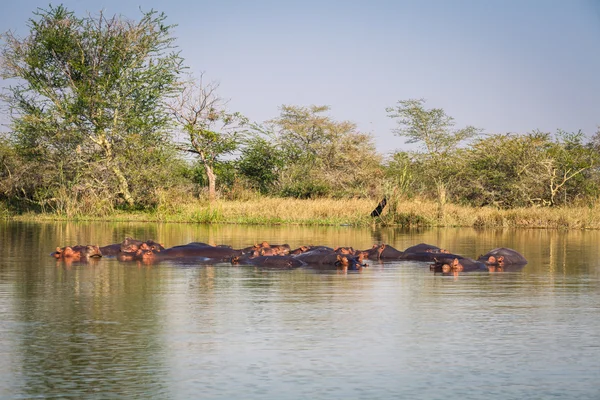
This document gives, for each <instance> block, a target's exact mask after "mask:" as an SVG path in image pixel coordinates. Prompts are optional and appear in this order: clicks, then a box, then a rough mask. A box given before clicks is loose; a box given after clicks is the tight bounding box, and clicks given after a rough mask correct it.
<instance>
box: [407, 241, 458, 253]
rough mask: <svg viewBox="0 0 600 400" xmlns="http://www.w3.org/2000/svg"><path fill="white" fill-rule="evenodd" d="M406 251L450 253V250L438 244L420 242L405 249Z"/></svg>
mask: <svg viewBox="0 0 600 400" xmlns="http://www.w3.org/2000/svg"><path fill="white" fill-rule="evenodd" d="M404 253H405V254H406V253H450V252H449V251H448V250H445V249H440V248H439V247H437V246H434V245H431V244H427V243H419V244H417V245H414V246H411V247H409V248H407V249H406V250H404Z"/></svg>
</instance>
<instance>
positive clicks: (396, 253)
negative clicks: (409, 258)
mask: <svg viewBox="0 0 600 400" xmlns="http://www.w3.org/2000/svg"><path fill="white" fill-rule="evenodd" d="M359 253H360V254H362V255H363V256H364V257H365V258H368V259H370V260H401V259H402V256H403V255H404V252H403V251H400V250H397V249H395V248H393V247H392V246H390V245H389V244H380V245H376V244H374V245H373V247H372V248H370V249H368V250H363V251H361V252H359Z"/></svg>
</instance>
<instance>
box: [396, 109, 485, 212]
mask: <svg viewBox="0 0 600 400" xmlns="http://www.w3.org/2000/svg"><path fill="white" fill-rule="evenodd" d="M386 111H387V112H388V116H389V117H390V118H392V119H395V120H396V122H397V125H398V127H397V128H396V129H395V130H394V133H395V134H396V135H398V136H403V137H406V138H407V140H406V143H416V144H418V145H419V147H420V150H421V151H422V152H421V153H419V155H417V156H416V158H417V160H416V162H415V164H416V165H418V166H419V167H420V168H421V170H422V172H423V176H422V179H420V180H418V181H416V182H417V183H418V184H419V186H420V187H419V188H418V190H419V191H420V192H422V193H423V194H425V195H433V194H435V197H436V198H437V200H438V202H439V206H440V213H442V212H443V206H444V204H445V203H446V201H447V195H448V188H449V187H452V186H454V184H455V182H454V177H455V176H456V173H457V171H458V169H459V168H460V165H461V163H462V161H463V159H462V158H461V155H460V151H459V150H458V147H459V145H460V144H461V143H462V142H464V141H466V140H468V139H471V138H473V137H475V136H477V135H478V134H480V132H481V131H480V130H479V129H477V128H475V127H472V126H467V127H465V128H462V129H454V125H455V123H454V118H452V117H450V116H448V115H447V114H446V112H445V111H444V110H443V109H441V108H432V109H426V108H425V100H423V99H416V100H415V99H409V100H400V101H398V104H397V105H396V106H395V107H388V108H387V109H386Z"/></svg>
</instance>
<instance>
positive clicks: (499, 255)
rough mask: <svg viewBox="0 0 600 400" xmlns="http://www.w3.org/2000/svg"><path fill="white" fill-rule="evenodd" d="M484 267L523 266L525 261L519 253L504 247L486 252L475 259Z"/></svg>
mask: <svg viewBox="0 0 600 400" xmlns="http://www.w3.org/2000/svg"><path fill="white" fill-rule="evenodd" d="M477 260H478V261H481V262H483V263H485V264H486V265H492V266H500V267H504V266H506V265H525V264H527V260H526V259H525V257H523V255H522V254H521V253H519V252H518V251H516V250H513V249H509V248H506V247H499V248H497V249H493V250H490V251H488V252H487V253H485V254H484V255H482V256H479V258H478V259H477Z"/></svg>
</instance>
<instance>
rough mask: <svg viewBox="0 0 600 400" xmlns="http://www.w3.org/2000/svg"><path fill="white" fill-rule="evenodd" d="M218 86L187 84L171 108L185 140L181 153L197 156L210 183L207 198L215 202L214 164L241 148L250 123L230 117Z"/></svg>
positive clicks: (191, 81) (239, 116) (235, 115)
mask: <svg viewBox="0 0 600 400" xmlns="http://www.w3.org/2000/svg"><path fill="white" fill-rule="evenodd" d="M217 89H218V84H216V83H208V84H204V83H203V79H202V77H201V78H200V79H199V80H198V81H194V80H192V79H190V80H189V81H187V82H186V83H185V84H184V85H183V87H182V89H181V91H180V92H179V94H178V96H176V97H175V98H174V99H173V100H172V101H171V102H170V103H169V108H170V110H171V113H172V115H173V117H174V118H175V120H176V121H177V122H178V124H179V126H180V127H181V129H182V130H183V132H184V134H185V138H186V142H185V143H181V144H180V146H179V149H180V150H182V151H185V152H189V153H192V154H195V155H196V156H198V159H199V161H200V163H201V164H202V166H203V167H204V172H205V173H206V177H207V179H208V197H209V200H210V201H211V202H212V201H214V200H215V198H216V182H217V175H216V174H215V170H214V169H215V163H216V162H217V161H218V160H219V158H220V157H223V156H224V155H227V154H231V153H232V152H234V151H235V150H236V149H237V148H238V147H239V144H240V140H241V138H242V136H243V133H244V129H245V126H246V125H247V123H248V120H247V118H245V117H244V116H243V115H241V114H240V113H237V112H236V113H229V112H227V110H226V102H225V101H223V99H221V98H220V97H219V96H218V95H217Z"/></svg>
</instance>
